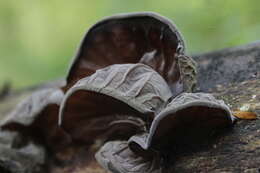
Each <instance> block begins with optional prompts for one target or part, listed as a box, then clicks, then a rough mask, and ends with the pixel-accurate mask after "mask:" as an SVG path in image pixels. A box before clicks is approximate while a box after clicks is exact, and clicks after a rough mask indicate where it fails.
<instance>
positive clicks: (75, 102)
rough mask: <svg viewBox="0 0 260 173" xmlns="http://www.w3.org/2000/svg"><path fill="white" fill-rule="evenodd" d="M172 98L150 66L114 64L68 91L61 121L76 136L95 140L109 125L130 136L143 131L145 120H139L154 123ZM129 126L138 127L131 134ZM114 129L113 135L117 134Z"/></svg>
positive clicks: (161, 79) (80, 81)
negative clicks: (157, 115) (154, 117)
mask: <svg viewBox="0 0 260 173" xmlns="http://www.w3.org/2000/svg"><path fill="white" fill-rule="evenodd" d="M170 97H171V91H170V89H169V88H168V86H167V84H166V83H165V81H164V79H163V78H162V77H161V76H160V75H159V74H158V73H156V72H155V71H154V70H153V69H151V68H150V67H148V66H146V65H144V64H121V65H120V64H118V65H112V66H108V67H106V68H103V69H100V70H97V71H96V73H94V74H93V75H91V76H89V77H86V78H83V79H81V80H79V81H78V82H77V83H76V84H75V85H74V86H73V87H71V88H70V89H69V90H68V92H67V93H66V95H65V97H64V100H63V102H62V104H61V109H60V118H59V120H60V121H59V123H60V124H61V125H62V127H63V128H64V129H65V130H66V131H67V132H68V133H69V134H71V135H72V137H74V138H75V139H81V140H86V141H93V140H94V139H95V138H96V137H97V136H100V135H102V134H103V135H104V134H106V132H107V133H109V131H111V130H112V129H113V128H111V127H110V126H109V125H110V124H114V128H119V127H121V129H124V130H121V132H122V133H123V134H125V136H126V137H127V138H128V137H130V136H131V135H134V134H136V133H137V131H136V130H138V129H139V132H140V131H143V128H144V127H143V128H142V130H140V126H144V125H142V124H144V123H141V124H140V123H137V122H147V121H148V122H151V120H152V119H153V114H154V112H156V111H158V110H159V109H160V108H161V107H163V105H164V104H165V103H166V101H167V100H168V99H169V98H170ZM131 119H133V120H134V119H136V120H137V119H139V120H138V121H135V122H134V121H133V120H131ZM116 122H118V123H116ZM123 122H124V124H122V123H123ZM120 124H122V125H120ZM127 125H129V126H133V125H134V126H136V128H135V130H134V131H133V132H131V133H130V134H129V135H127V133H126V132H124V131H127V130H128V129H130V128H129V126H127ZM109 129H110V130H109ZM113 132H114V133H113V136H115V137H116V136H118V134H117V133H116V132H115V130H113ZM110 134H112V133H110ZM105 136H107V135H105Z"/></svg>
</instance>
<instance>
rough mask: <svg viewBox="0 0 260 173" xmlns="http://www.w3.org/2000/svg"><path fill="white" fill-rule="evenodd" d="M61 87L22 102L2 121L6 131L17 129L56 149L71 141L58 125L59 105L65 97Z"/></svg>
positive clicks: (47, 90) (44, 91)
mask: <svg viewBox="0 0 260 173" xmlns="http://www.w3.org/2000/svg"><path fill="white" fill-rule="evenodd" d="M63 96H64V95H63V92H62V91H61V90H60V89H54V88H53V89H44V90H40V91H37V92H35V93H33V94H32V95H31V96H30V97H28V98H27V99H25V100H24V101H23V102H21V103H20V104H19V105H18V106H17V107H16V108H15V109H14V111H13V112H11V113H10V114H9V115H8V116H7V118H6V119H5V120H4V121H3V122H2V123H1V129H2V130H4V131H6V130H7V131H16V132H19V133H21V134H22V135H26V136H29V137H31V138H32V139H33V140H34V141H35V142H39V143H44V144H46V145H47V146H48V147H49V148H51V149H53V150H56V149H58V148H62V146H63V144H64V145H65V143H67V142H69V141H70V139H69V137H68V136H67V134H66V133H65V132H64V131H63V130H62V129H60V128H59V126H58V124H57V123H58V111H59V105H60V103H61V100H62V98H63Z"/></svg>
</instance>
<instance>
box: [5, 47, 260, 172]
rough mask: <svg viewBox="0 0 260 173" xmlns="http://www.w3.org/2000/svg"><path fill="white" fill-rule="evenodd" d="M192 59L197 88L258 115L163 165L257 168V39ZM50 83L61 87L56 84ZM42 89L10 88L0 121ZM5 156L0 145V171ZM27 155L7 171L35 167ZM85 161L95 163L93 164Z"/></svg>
mask: <svg viewBox="0 0 260 173" xmlns="http://www.w3.org/2000/svg"><path fill="white" fill-rule="evenodd" d="M194 59H195V60H196V61H197V62H198V67H199V70H198V75H199V77H198V85H199V87H200V90H202V91H208V92H212V93H214V95H215V96H216V97H217V98H220V99H223V100H225V101H226V103H228V104H229V105H230V107H231V109H232V110H239V109H244V108H245V107H246V108H247V109H248V110H249V111H253V112H255V113H257V114H258V119H257V120H247V121H246V120H239V121H237V123H236V125H235V126H234V127H233V128H232V129H227V130H226V132H225V133H222V134H219V135H218V136H217V137H214V138H212V139H208V140H206V141H203V142H201V143H200V144H196V145H191V146H188V147H187V148H185V147H183V148H182V149H180V150H179V152H177V153H174V154H175V156H174V160H173V161H172V162H170V163H169V164H168V165H169V168H168V170H169V172H181V173H185V172H252V173H254V172H255V173H257V172H260V43H253V44H250V45H245V46H241V47H237V48H230V49H224V50H220V51H216V52H211V53H205V54H201V55H196V56H194ZM55 85H59V86H60V83H59V82H58V83H57V84H55ZM49 86H50V85H47V87H49ZM51 86H53V85H51ZM45 87H46V86H43V88H45ZM41 88H42V87H40V88H39V87H36V88H31V89H29V90H28V89H26V90H23V91H20V92H17V91H15V92H10V93H9V95H7V96H5V98H4V99H2V100H0V120H1V119H3V117H4V116H5V115H6V113H7V112H9V111H10V110H12V108H13V107H14V106H15V105H16V104H17V103H18V102H20V101H21V99H23V98H24V97H26V96H28V95H30V94H31V93H32V92H33V91H35V90H38V89H41ZM0 142H2V141H1V140H0ZM1 147H2V146H0V148H1ZM14 153H15V152H10V154H12V157H11V158H15V159H13V162H10V163H13V164H14V165H15V164H16V162H15V160H17V159H22V160H21V162H20V163H23V162H26V163H27V160H24V159H23V158H24V156H22V157H21V156H20V155H17V157H16V154H14ZM85 154H87V153H85ZM7 155H8V153H7V152H6V150H4V149H0V172H4V171H6V172H10V171H8V169H9V168H1V163H2V162H4V161H5V157H9V158H10V156H7ZM90 157H92V156H90ZM32 158H33V157H31V158H29V159H28V160H29V162H30V163H31V165H30V166H29V165H28V164H25V165H23V170H17V169H14V170H12V171H13V172H35V170H37V169H39V168H38V167H33V166H32V165H33V163H34V162H33V159H32ZM30 159H31V160H30ZM89 165H93V168H95V167H97V165H96V163H93V164H92V163H89ZM18 166H19V165H18ZM26 166H27V167H26ZM81 167H82V166H81ZM83 167H84V166H83ZM83 167H82V170H80V167H79V169H77V171H75V172H91V170H92V169H91V168H84V169H83ZM14 168H16V167H14ZM18 168H19V167H18ZM60 169H61V168H57V170H60ZM74 169H75V168H74ZM61 170H62V169H61ZM93 170H94V169H93ZM64 171H65V170H64ZM67 171H70V170H67ZM57 172H59V171H57ZM60 172H61V171H60Z"/></svg>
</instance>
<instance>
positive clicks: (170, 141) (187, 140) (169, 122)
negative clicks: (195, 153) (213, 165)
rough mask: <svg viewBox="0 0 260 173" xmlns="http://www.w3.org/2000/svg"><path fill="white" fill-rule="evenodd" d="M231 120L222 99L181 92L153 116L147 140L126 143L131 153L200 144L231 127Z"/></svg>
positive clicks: (140, 137) (135, 139)
mask: <svg viewBox="0 0 260 173" xmlns="http://www.w3.org/2000/svg"><path fill="white" fill-rule="evenodd" d="M234 119H235V118H234V117H233V116H232V114H231V112H230V110H229V108H228V107H227V106H226V105H225V104H224V102H223V101H222V100H217V99H215V98H214V97H213V96H212V95H210V94H204V93H183V94H180V95H179V96H177V97H176V98H175V99H173V100H172V101H171V102H170V103H169V104H168V105H167V106H166V107H165V108H164V109H163V110H162V111H161V112H160V113H159V114H158V115H157V116H156V117H155V119H154V121H153V123H152V125H151V128H150V132H149V134H148V135H147V137H145V138H146V139H144V137H143V136H136V137H133V138H131V139H130V140H129V144H130V147H132V148H133V149H134V150H136V148H137V149H138V147H141V149H142V150H149V149H150V148H153V149H155V150H159V151H167V150H168V149H170V148H172V147H173V146H174V145H176V144H177V145H178V144H192V143H200V142H201V140H203V139H205V138H206V137H210V135H211V134H212V132H214V131H217V130H220V129H223V128H225V127H229V126H231V125H232V124H233V122H234ZM143 141H145V142H143Z"/></svg>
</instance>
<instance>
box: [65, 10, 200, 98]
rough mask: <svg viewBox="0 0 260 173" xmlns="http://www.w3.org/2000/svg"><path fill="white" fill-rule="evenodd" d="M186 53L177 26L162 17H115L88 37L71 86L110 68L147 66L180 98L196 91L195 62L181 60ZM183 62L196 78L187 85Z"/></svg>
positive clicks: (101, 23) (69, 80) (70, 78)
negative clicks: (186, 93) (114, 66)
mask: <svg viewBox="0 0 260 173" xmlns="http://www.w3.org/2000/svg"><path fill="white" fill-rule="evenodd" d="M184 51H185V45H184V40H183V38H182V36H181V34H180V32H179V31H178V29H177V28H176V26H175V25H174V24H173V23H172V21H170V20H169V19H167V18H165V17H163V16H160V15H159V14H156V13H150V12H144V13H142V12H141V13H128V14H120V15H115V16H111V17H108V18H105V19H103V20H101V21H99V22H98V23H96V24H95V25H94V26H92V27H91V28H90V29H89V31H88V32H87V34H86V35H85V37H84V39H83V40H82V43H81V45H80V47H79V50H78V52H77V55H76V57H75V59H74V61H73V63H72V65H71V68H70V70H69V73H68V76H67V83H68V86H67V87H68V88H69V87H70V86H71V85H72V84H74V83H75V82H76V81H78V80H79V79H81V78H84V77H86V76H89V75H91V74H93V73H94V72H95V71H96V70H98V69H101V68H104V67H106V66H108V65H113V64H124V63H143V64H146V65H148V66H150V67H152V68H153V69H154V70H155V71H157V72H158V73H159V74H160V75H161V76H163V78H164V79H165V80H166V82H167V83H168V84H169V86H170V88H171V90H172V92H173V94H174V95H177V94H178V93H181V92H182V91H183V90H187V89H188V90H189V89H193V88H194V84H195V75H194V74H195V73H196V70H195V62H194V61H193V60H192V59H191V58H189V57H186V58H185V59H186V60H185V61H181V62H179V60H178V58H179V56H183V55H184ZM183 63H184V64H185V66H186V67H187V66H188V67H189V75H188V76H190V77H192V79H191V80H190V79H189V80H188V81H189V82H190V83H189V84H187V85H186V84H185V82H187V80H185V79H183V78H185V77H184V76H186V75H187V73H182V72H183V71H182V70H180V68H182V67H180V66H182V65H183ZM186 69H187V68H186ZM186 72H187V71H186ZM191 81H193V82H191ZM186 86H189V87H186Z"/></svg>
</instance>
